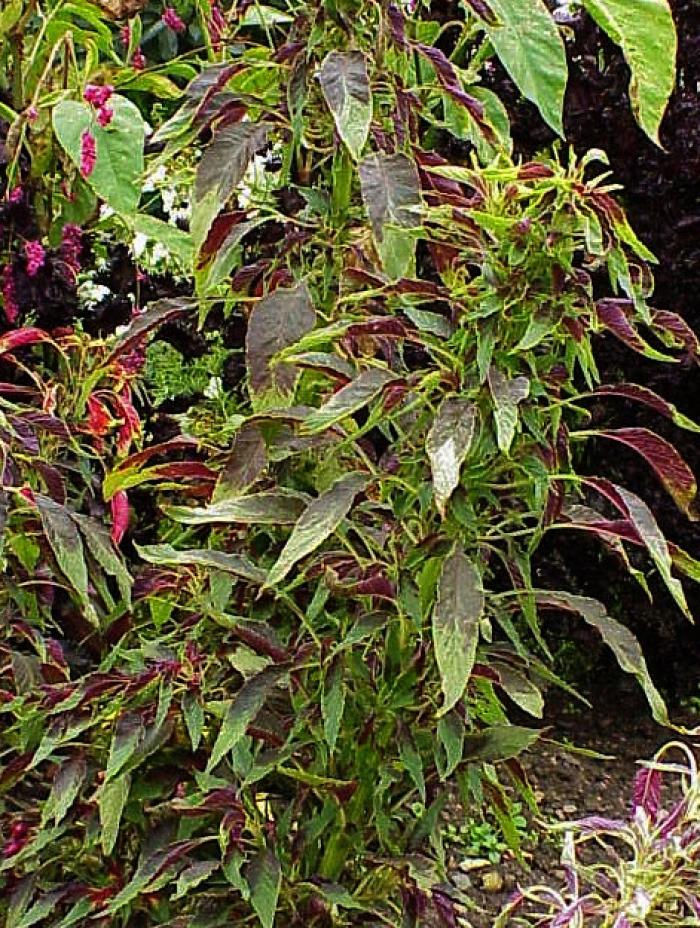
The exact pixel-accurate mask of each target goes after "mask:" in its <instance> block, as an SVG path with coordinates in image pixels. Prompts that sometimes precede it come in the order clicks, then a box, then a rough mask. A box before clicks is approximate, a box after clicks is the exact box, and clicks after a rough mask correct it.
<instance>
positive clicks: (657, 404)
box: [581, 383, 700, 432]
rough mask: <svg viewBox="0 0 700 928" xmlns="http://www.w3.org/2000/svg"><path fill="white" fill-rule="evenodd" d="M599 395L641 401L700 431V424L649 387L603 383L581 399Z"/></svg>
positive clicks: (689, 429) (661, 413) (682, 424)
mask: <svg viewBox="0 0 700 928" xmlns="http://www.w3.org/2000/svg"><path fill="white" fill-rule="evenodd" d="M599 396H619V397H622V398H623V399H626V400H632V401H633V402H635V403H640V404H641V405H643V406H647V407H648V408H649V409H653V410H654V411H655V412H658V413H659V414H660V415H662V416H665V417H666V418H667V419H670V420H671V421H672V422H675V424H676V425H678V426H679V427H680V428H684V429H687V430H688V431H691V432H700V425H698V424H697V423H695V422H693V421H692V420H691V419H688V418H687V417H686V416H684V415H683V414H682V413H679V412H678V410H677V409H676V407H675V406H674V405H673V404H672V403H669V402H668V401H667V400H665V399H664V398H663V397H661V396H659V395H658V393H654V391H653V390H650V389H649V388H648V387H642V386H640V385H639V384H636V383H615V384H603V385H602V386H600V387H598V388H597V389H596V390H592V391H591V392H590V393H586V394H583V395H582V397H581V399H587V398H589V397H590V398H593V397H599Z"/></svg>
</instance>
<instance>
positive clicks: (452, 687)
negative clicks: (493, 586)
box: [433, 549, 484, 715]
mask: <svg viewBox="0 0 700 928" xmlns="http://www.w3.org/2000/svg"><path fill="white" fill-rule="evenodd" d="M483 612H484V591H483V589H482V585H481V575H480V574H479V571H478V570H477V569H476V567H475V566H474V564H472V562H471V561H470V560H469V558H467V556H466V555H465V554H464V553H463V552H462V551H460V550H459V549H455V550H454V551H453V552H452V553H451V554H450V555H448V557H446V558H445V560H444V562H443V565H442V571H441V573H440V579H439V581H438V592H437V602H436V603H435V608H434V609H433V647H434V649H435V659H436V661H437V665H438V669H439V671H440V682H441V686H442V692H443V697H444V698H443V704H442V706H441V708H440V714H441V715H444V714H445V713H446V712H449V710H450V709H451V708H452V707H453V706H454V705H456V703H457V702H458V701H459V700H460V699H461V698H462V694H463V693H464V690H465V688H466V686H467V682H468V680H469V677H470V675H471V671H472V667H473V666H474V661H475V659H476V648H477V644H478V641H479V622H480V621H481V617H482V615H483Z"/></svg>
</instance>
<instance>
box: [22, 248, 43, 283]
mask: <svg viewBox="0 0 700 928" xmlns="http://www.w3.org/2000/svg"><path fill="white" fill-rule="evenodd" d="M24 254H25V255H26V258H27V274H28V275H29V276H30V277H36V275H37V274H38V272H39V271H40V270H41V269H42V267H43V266H44V262H45V261H46V252H45V251H44V246H43V245H42V244H41V242H25V243H24Z"/></svg>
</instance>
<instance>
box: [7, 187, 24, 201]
mask: <svg viewBox="0 0 700 928" xmlns="http://www.w3.org/2000/svg"><path fill="white" fill-rule="evenodd" d="M23 196H24V190H22V185H21V184H17V186H16V187H13V188H12V190H11V191H10V195H9V196H8V198H7V199H8V200H9V201H10V203H13V204H15V203H21V202H22V197H23Z"/></svg>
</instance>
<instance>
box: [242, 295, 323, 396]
mask: <svg viewBox="0 0 700 928" xmlns="http://www.w3.org/2000/svg"><path fill="white" fill-rule="evenodd" d="M315 322H316V313H315V312H314V308H313V303H312V302H311V294H310V293H309V289H308V287H307V286H306V284H305V283H303V282H302V283H300V284H298V285H297V286H296V287H292V288H286V287H285V288H283V287H280V288H278V289H277V290H275V291H274V292H273V293H269V294H268V295H267V296H266V297H263V299H262V300H260V301H259V302H258V303H256V304H255V306H254V308H253V311H252V312H251V314H250V318H249V319H248V331H247V333H246V345H245V347H246V364H247V366H248V379H249V382H250V389H251V390H252V392H253V393H266V392H267V391H270V390H274V391H275V392H276V393H283V394H284V393H291V392H292V390H293V389H294V384H295V383H296V379H297V376H298V371H297V369H296V367H294V366H293V365H292V364H286V363H280V364H278V365H275V366H273V365H272V363H271V362H272V359H273V358H274V356H275V355H276V354H277V353H278V352H280V351H282V349H283V348H288V347H289V346H290V345H293V344H294V343H295V342H297V341H298V340H299V339H300V338H301V336H302V335H305V334H306V333H307V332H309V331H311V329H313V327H314V324H315Z"/></svg>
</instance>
